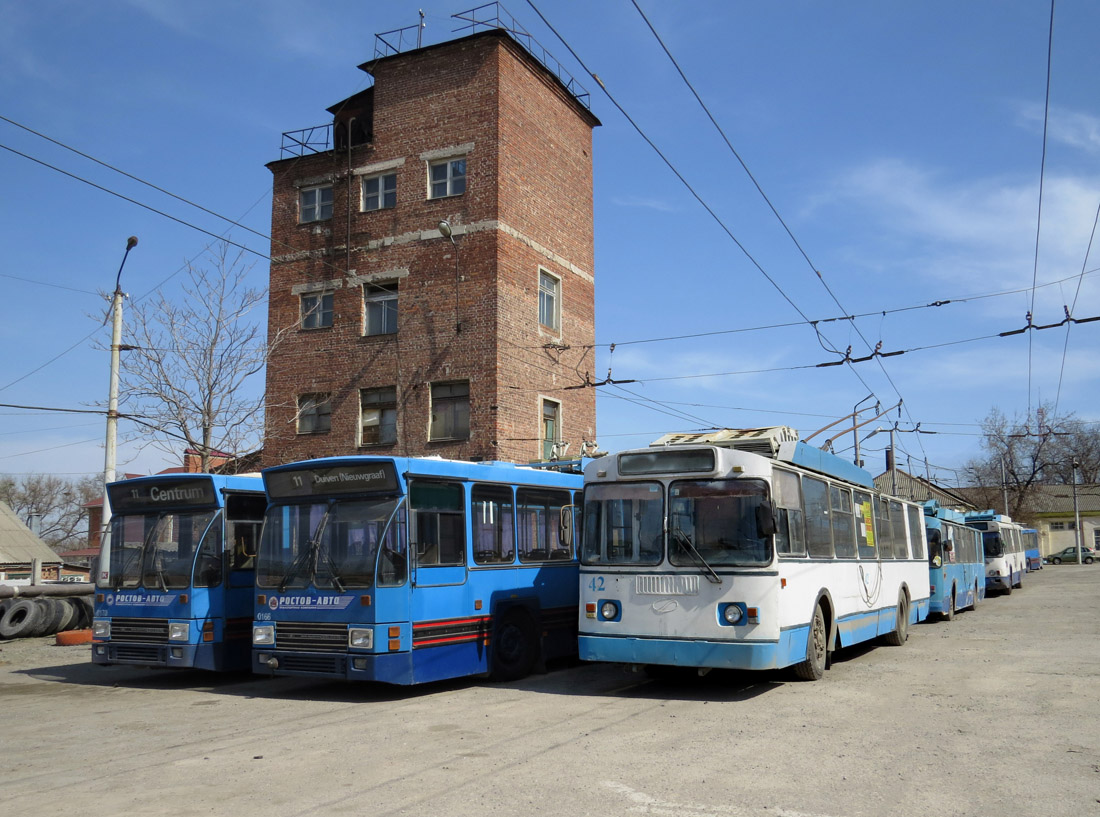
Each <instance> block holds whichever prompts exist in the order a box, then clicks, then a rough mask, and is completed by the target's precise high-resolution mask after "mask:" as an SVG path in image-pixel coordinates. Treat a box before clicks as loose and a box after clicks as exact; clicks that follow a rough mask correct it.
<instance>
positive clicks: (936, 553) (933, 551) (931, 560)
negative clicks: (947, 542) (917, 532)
mask: <svg viewBox="0 0 1100 817" xmlns="http://www.w3.org/2000/svg"><path fill="white" fill-rule="evenodd" d="M925 535H926V536H927V537H928V564H929V565H930V566H931V567H939V566H940V565H941V564H942V563H943V553H942V549H941V546H940V532H939V530H937V529H936V528H928V529H927V530H926V531H925Z"/></svg>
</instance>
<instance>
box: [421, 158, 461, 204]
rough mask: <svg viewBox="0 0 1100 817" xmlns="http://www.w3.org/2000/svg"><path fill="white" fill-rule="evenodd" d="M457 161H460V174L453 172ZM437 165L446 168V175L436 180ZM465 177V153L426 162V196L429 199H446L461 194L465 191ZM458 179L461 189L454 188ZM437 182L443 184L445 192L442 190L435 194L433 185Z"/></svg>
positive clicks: (457, 184) (457, 183)
mask: <svg viewBox="0 0 1100 817" xmlns="http://www.w3.org/2000/svg"><path fill="white" fill-rule="evenodd" d="M459 162H461V163H462V173H461V175H459V174H457V173H455V165H456V164H457V163H459ZM437 167H443V168H446V175H445V177H444V178H442V179H438V180H437V179H436V178H435V169H436V168H437ZM467 177H468V167H467V163H466V156H465V155H462V156H451V157H448V158H446V159H439V160H438V161H430V162H428V198H429V199H446V198H450V197H451V196H461V195H462V194H463V193H465V192H466V188H467V184H466V180H467ZM459 181H461V187H462V189H461V190H456V189H455V188H456V187H458V186H459ZM437 184H442V185H444V191H445V192H442V193H440V194H438V195H437V194H436V190H435V186H436V185H437Z"/></svg>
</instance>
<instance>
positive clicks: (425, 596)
mask: <svg viewBox="0 0 1100 817" xmlns="http://www.w3.org/2000/svg"><path fill="white" fill-rule="evenodd" d="M465 509H466V496H465V488H464V485H463V483H461V482H444V481H438V480H422V479H416V480H413V481H412V482H411V483H410V485H409V551H410V557H411V562H412V588H413V608H412V614H413V619H414V620H416V621H423V620H439V619H445V618H450V617H453V616H455V615H463V614H465V613H466V612H467V606H466V604H465V603H464V602H465V593H466V588H465V585H466V512H465ZM429 588H431V591H430V592H422V591H425V590H427V589H429Z"/></svg>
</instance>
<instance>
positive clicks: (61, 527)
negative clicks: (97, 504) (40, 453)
mask: <svg viewBox="0 0 1100 817" xmlns="http://www.w3.org/2000/svg"><path fill="white" fill-rule="evenodd" d="M102 496H103V478H102V476H89V477H83V478H82V479H78V480H67V479H62V478H61V477H57V476H49V475H45V474H31V475H30V476H25V477H23V478H22V479H16V478H15V477H11V476H0V500H2V501H3V502H4V504H6V505H7V506H8V507H9V508H11V509H12V510H13V511H14V512H15V515H16V516H18V517H19V518H20V519H21V520H23V523H24V524H26V525H27V526H30V524H31V518H32V517H33V516H36V515H37V516H38V518H39V523H38V525H39V530H38V536H39V538H41V539H42V541H43V542H45V543H46V544H47V545H49V546H50V547H52V548H53V549H54V550H56V551H58V552H59V553H63V552H65V551H66V550H75V549H79V548H82V547H86V546H87V544H88V509H87V508H86V507H84V506H85V505H87V504H88V503H89V502H91V501H93V500H95V499H100V498H102Z"/></svg>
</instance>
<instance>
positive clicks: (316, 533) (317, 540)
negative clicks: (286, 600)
mask: <svg viewBox="0 0 1100 817" xmlns="http://www.w3.org/2000/svg"><path fill="white" fill-rule="evenodd" d="M330 513H332V506H331V505H329V506H328V507H327V508H325V513H324V514H323V515H322V516H321V519H320V521H319V522H318V523H317V527H316V528H314V530H313V535H312V536H310V537H309V541H308V542H306V546H305V547H304V548H302V550H301V552H300V553H299V554H298V556H297V558H295V559H294V561H293V562H291V563H290V567H288V568H287V570H286V573H284V574H283V578H282V579H280V580H279V592H280V593H282V592H285V591H286V586H287V585H288V584H289V583H290V580H291V579H293V578H294V577H295V576H296V575H297V574H298V572H299V571H300V570H301V569H302V568H303V567H307V566H312V568H313V569H312V570H311V571H310V573H311V574H313V573H316V572H317V568H316V563H315V562H314V557H315V556H316V555H317V551H318V549H319V548H320V546H321V536H322V535H323V534H324V532H325V524H326V523H327V522H328V516H329V514H330ZM340 592H343V591H342V590H341V591H340Z"/></svg>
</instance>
